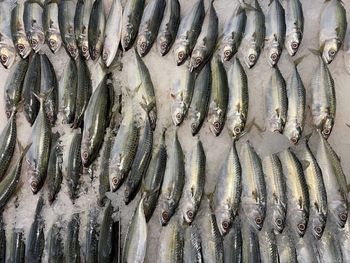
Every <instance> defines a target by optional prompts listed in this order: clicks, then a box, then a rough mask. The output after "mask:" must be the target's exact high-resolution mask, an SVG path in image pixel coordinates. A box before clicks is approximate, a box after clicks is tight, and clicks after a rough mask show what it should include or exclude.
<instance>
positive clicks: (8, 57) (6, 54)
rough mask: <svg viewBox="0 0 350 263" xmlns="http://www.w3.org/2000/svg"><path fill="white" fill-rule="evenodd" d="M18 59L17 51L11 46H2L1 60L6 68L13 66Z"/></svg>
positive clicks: (0, 49) (0, 51)
mask: <svg viewBox="0 0 350 263" xmlns="http://www.w3.org/2000/svg"><path fill="white" fill-rule="evenodd" d="M15 59H16V51H15V49H14V48H12V47H10V46H1V47H0V62H1V64H2V65H3V66H4V68H6V69H9V68H11V67H12V65H13V63H14V62H15Z"/></svg>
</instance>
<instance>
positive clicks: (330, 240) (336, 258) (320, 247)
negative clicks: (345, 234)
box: [316, 231, 345, 263]
mask: <svg viewBox="0 0 350 263" xmlns="http://www.w3.org/2000/svg"><path fill="white" fill-rule="evenodd" d="M316 250H317V254H316V255H317V259H318V262H320V263H328V262H339V263H341V262H345V261H343V255H342V251H341V249H340V243H339V239H338V238H337V236H335V234H334V233H332V232H331V231H327V232H325V233H324V234H323V236H322V238H321V239H320V240H319V241H318V242H317V244H316Z"/></svg>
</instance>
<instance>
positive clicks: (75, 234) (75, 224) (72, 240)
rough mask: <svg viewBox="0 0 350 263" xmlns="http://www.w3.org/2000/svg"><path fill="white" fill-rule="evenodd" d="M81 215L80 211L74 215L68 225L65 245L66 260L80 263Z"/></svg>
mask: <svg viewBox="0 0 350 263" xmlns="http://www.w3.org/2000/svg"><path fill="white" fill-rule="evenodd" d="M79 229H80V216H79V214H78V213H75V214H73V215H72V217H71V219H70V221H69V222H68V226H67V237H66V242H65V247H64V262H71V263H80V262H81V261H80V242H79Z"/></svg>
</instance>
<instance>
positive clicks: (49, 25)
mask: <svg viewBox="0 0 350 263" xmlns="http://www.w3.org/2000/svg"><path fill="white" fill-rule="evenodd" d="M43 28H44V34H45V40H46V43H47V45H48V46H49V48H50V50H51V52H52V53H53V54H55V53H57V51H58V50H60V48H61V46H62V39H61V33H60V27H59V24H58V0H48V1H46V2H45V4H44V11H43Z"/></svg>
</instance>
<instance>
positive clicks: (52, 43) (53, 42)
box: [47, 33, 62, 54]
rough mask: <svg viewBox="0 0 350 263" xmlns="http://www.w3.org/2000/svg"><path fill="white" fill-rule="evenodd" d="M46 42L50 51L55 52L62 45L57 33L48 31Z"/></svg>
mask: <svg viewBox="0 0 350 263" xmlns="http://www.w3.org/2000/svg"><path fill="white" fill-rule="evenodd" d="M47 44H48V46H49V48H50V50H51V52H52V53H54V54H55V53H56V52H57V51H58V50H59V49H60V48H61V46H62V40H61V37H60V35H59V33H50V34H49V36H48V38H47Z"/></svg>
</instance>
